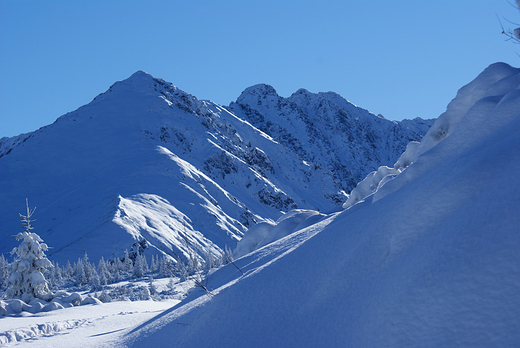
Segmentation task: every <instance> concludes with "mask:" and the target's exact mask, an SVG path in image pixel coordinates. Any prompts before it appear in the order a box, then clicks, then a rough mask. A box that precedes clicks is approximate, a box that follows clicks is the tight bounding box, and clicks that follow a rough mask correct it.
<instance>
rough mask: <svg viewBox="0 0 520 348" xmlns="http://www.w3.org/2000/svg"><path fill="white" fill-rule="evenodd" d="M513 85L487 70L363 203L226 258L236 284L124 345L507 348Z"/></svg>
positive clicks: (518, 304)
mask: <svg viewBox="0 0 520 348" xmlns="http://www.w3.org/2000/svg"><path fill="white" fill-rule="evenodd" d="M504 72H506V73H504ZM482 76H484V77H485V78H482ZM487 76H493V77H494V78H493V79H491V78H488V77H487ZM479 79H481V80H482V81H481V84H480V83H478V81H479ZM504 79H505V80H504ZM512 81H517V82H516V83H512ZM518 82H519V76H518V70H516V69H512V68H509V67H507V66H505V65H503V64H498V65H493V66H491V67H490V68H488V69H487V70H486V71H485V72H484V73H483V75H481V76H480V77H479V78H477V79H476V80H475V81H474V82H473V83H472V84H470V85H468V86H472V87H471V88H469V87H465V88H464V89H462V90H461V91H463V92H464V91H465V92H464V93H463V92H459V96H458V97H457V98H459V97H461V98H462V97H464V98H463V99H464V100H466V101H467V103H468V104H471V105H466V104H465V105H466V107H462V104H463V103H462V100H461V104H460V105H461V106H460V108H459V107H458V108H454V109H453V110H452V118H450V119H452V120H456V119H458V120H459V121H458V122H457V124H456V125H455V124H454V123H449V122H448V123H449V124H453V127H451V126H450V128H449V131H448V132H447V133H449V136H447V137H445V139H444V140H443V141H441V142H438V143H437V144H436V145H435V146H433V147H431V148H430V149H429V150H427V151H424V152H421V151H419V152H417V153H418V156H417V157H416V158H414V160H413V161H412V163H411V164H410V165H409V166H408V167H407V168H406V169H405V170H403V171H402V173H401V174H399V175H398V176H397V177H396V178H395V179H394V180H390V181H388V182H387V183H386V184H385V185H383V186H382V187H380V188H379V190H378V191H377V193H376V196H375V197H373V198H374V199H372V200H365V201H364V202H361V203H358V204H356V205H355V206H353V207H352V208H350V209H348V210H344V211H342V212H341V213H338V214H336V215H332V216H330V217H329V218H327V219H325V220H322V221H320V222H318V223H317V224H315V225H311V226H309V227H306V228H303V229H301V230H299V231H297V232H295V233H293V234H290V235H288V236H286V237H284V238H282V239H279V240H278V241H275V242H274V243H271V244H268V245H266V246H264V247H263V248H260V249H258V250H256V251H255V252H253V253H250V254H248V255H246V256H244V257H243V258H241V259H238V260H236V261H235V263H236V265H237V267H240V268H241V269H242V270H243V271H244V273H245V275H241V274H240V273H239V272H238V271H237V270H236V269H235V268H233V267H232V266H230V265H228V266H226V267H224V268H222V269H220V270H219V271H217V272H215V273H214V274H213V275H212V276H211V277H210V279H209V286H211V287H212V288H213V289H215V290H214V296H212V297H210V296H206V295H204V296H201V297H198V298H196V299H192V301H191V302H187V303H185V304H184V305H182V306H180V307H177V308H172V310H170V311H168V312H166V313H163V315H161V316H158V317H156V318H155V319H153V320H151V321H149V322H148V323H146V324H144V325H143V326H142V327H140V328H138V329H136V330H134V332H133V333H132V334H131V335H129V336H128V338H127V340H126V342H125V343H124V345H126V346H132V347H140V346H143V345H148V346H161V345H165V344H167V343H170V344H171V343H172V339H174V340H175V341H174V342H175V344H176V345H179V346H182V347H201V346H215V347H218V346H226V347H240V346H243V345H244V344H245V343H247V345H248V346H252V347H267V346H276V347H283V346H285V347H288V346H291V347H294V346H296V347H298V346H304V347H308V346H334V347H337V346H346V347H446V346H450V347H455V346H456V347H461V346H462V347H490V346H507V347H511V346H518V345H519V344H520V296H518V294H519V293H520V254H519V253H518V250H520V235H519V234H518V226H519V225H520V214H518V207H519V206H520V184H519V182H518V173H519V172H520V152H519V151H518V149H519V148H520V90H519V89H518V85H519V83H518ZM506 86H507V88H505V87H506ZM472 93H475V94H476V96H475V97H472V96H471V95H472ZM482 98H484V99H482ZM450 105H457V103H455V104H454V103H452V104H450ZM456 110H459V111H460V112H462V113H463V115H460V114H457V113H456V112H455V111H456ZM442 124H445V123H442ZM426 141H429V140H425V142H426ZM407 173H411V174H407ZM408 175H410V176H408ZM385 177H386V176H385ZM397 184H398V185H397ZM379 186H380V185H379ZM383 191H385V192H384V193H385V195H384V196H383V195H382V196H381V197H377V195H378V194H379V193H381V192H383ZM376 197H377V198H378V199H375V198H376Z"/></svg>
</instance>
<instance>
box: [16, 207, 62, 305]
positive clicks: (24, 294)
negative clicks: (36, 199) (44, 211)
mask: <svg viewBox="0 0 520 348" xmlns="http://www.w3.org/2000/svg"><path fill="white" fill-rule="evenodd" d="M26 208H27V213H26V215H22V214H19V215H20V218H21V219H22V226H23V228H24V232H20V233H18V234H17V235H16V240H19V241H20V240H21V241H22V242H21V243H20V245H19V246H18V247H15V248H14V249H13V250H12V251H11V255H15V259H14V261H13V263H11V264H10V265H9V272H10V276H9V278H8V279H7V286H8V289H7V296H8V297H10V298H20V299H21V300H22V301H24V302H30V301H31V300H32V299H33V298H40V299H44V300H50V299H51V298H52V293H51V292H50V291H49V286H48V284H47V280H46V279H45V277H44V275H43V271H44V270H45V269H47V268H49V267H52V263H51V262H50V261H49V260H48V259H47V257H46V256H45V251H47V250H48V246H47V244H45V243H43V240H42V239H41V238H40V236H38V235H37V234H36V233H34V232H31V231H32V230H33V229H34V227H33V226H32V225H31V223H32V222H34V220H31V216H32V215H33V214H34V210H35V209H36V208H35V209H33V210H31V209H29V203H28V201H27V200H26Z"/></svg>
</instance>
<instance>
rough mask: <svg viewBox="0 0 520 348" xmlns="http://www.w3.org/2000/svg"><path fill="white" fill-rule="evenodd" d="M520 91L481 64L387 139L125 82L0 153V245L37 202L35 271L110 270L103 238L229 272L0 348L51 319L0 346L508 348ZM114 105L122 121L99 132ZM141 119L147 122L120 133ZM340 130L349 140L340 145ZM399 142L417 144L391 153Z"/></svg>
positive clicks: (56, 314)
mask: <svg viewBox="0 0 520 348" xmlns="http://www.w3.org/2000/svg"><path fill="white" fill-rule="evenodd" d="M133 79H134V80H136V79H137V80H139V84H137V85H139V91H140V92H139V93H142V90H143V87H142V86H143V85H145V86H148V87H147V88H148V89H147V91H148V92H147V93H148V94H147V95H148V96H149V97H150V99H149V101H148V103H144V104H146V105H145V106H142V103H141V102H140V103H135V104H133V103H132V102H133V101H134V100H135V98H134V97H133V96H134V95H132V94H131V93H130V92H131V91H132V89H133V88H134V87H135V86H136V84H134V83H133ZM164 86H166V87H164ZM519 86H520V69H515V68H512V67H510V66H508V65H506V64H503V63H496V64H493V65H491V66H490V67H488V68H487V69H486V70H485V71H484V72H482V73H481V74H480V75H479V76H478V77H477V78H476V79H475V80H474V81H472V82H471V83H469V84H468V85H466V86H464V87H463V88H461V89H460V90H459V92H458V93H457V96H456V97H455V99H454V100H453V101H452V102H451V103H450V104H449V105H448V107H447V110H446V112H445V113H443V114H442V115H440V116H439V118H438V119H437V120H436V121H435V123H434V124H433V125H432V126H431V128H430V129H429V130H428V131H427V132H426V130H427V129H426V128H427V127H425V123H424V121H420V120H417V121H416V122H415V124H414V123H412V125H409V124H408V123H407V122H403V123H401V124H397V123H393V122H390V121H387V120H384V119H382V118H380V117H378V116H375V115H372V114H370V113H368V112H366V111H365V110H362V109H359V108H356V107H355V106H353V105H352V104H349V103H348V102H346V101H345V100H343V99H338V96H337V95H335V94H331V93H325V94H318V95H312V94H309V93H308V92H306V91H304V90H300V91H298V92H296V93H295V94H294V95H293V96H291V97H290V98H281V97H279V96H278V95H277V94H276V92H274V89H272V88H269V86H265V85H260V86H253V87H251V88H250V89H247V90H246V91H244V93H243V94H242V96H241V97H239V98H238V100H237V102H236V103H232V104H231V105H230V106H229V107H225V108H224V107H221V106H218V105H215V104H212V103H210V102H203V101H198V100H196V99H195V98H193V97H191V96H189V95H186V94H185V93H184V92H180V91H178V90H176V89H175V88H174V87H172V86H170V85H167V84H164V83H163V82H161V81H160V80H156V79H153V78H151V77H149V75H146V74H143V73H137V74H136V75H133V76H132V77H131V78H130V79H129V80H126V81H123V82H121V83H119V84H116V85H114V86H113V87H112V88H111V90H112V92H110V90H109V92H106V93H105V94H103V95H101V96H100V97H98V98H96V100H95V101H94V102H93V103H92V104H89V105H87V106H85V107H83V108H80V109H78V111H76V112H74V113H71V114H68V115H66V116H64V117H62V118H60V119H59V120H58V121H57V122H56V123H55V124H54V125H52V126H49V127H47V128H43V129H41V130H39V131H37V132H35V133H34V134H31V135H29V136H21V137H20V138H17V139H2V141H1V144H0V149H1V151H3V152H2V153H3V154H4V155H3V156H2V157H0V184H1V185H2V188H4V187H5V188H6V190H2V192H1V193H0V198H2V199H1V200H0V201H1V202H2V203H1V204H2V206H1V208H2V209H1V211H2V217H1V220H0V230H1V231H2V233H4V234H3V235H2V236H1V238H2V241H4V240H8V238H9V235H10V234H13V232H4V231H6V229H9V230H13V229H14V230H15V231H17V230H16V228H15V227H14V226H15V224H14V223H11V222H7V221H6V219H7V218H9V219H12V220H13V221H15V223H17V220H16V213H17V212H18V211H16V206H15V203H14V202H16V200H17V199H19V198H20V196H21V197H22V198H21V200H22V203H23V198H25V197H24V195H28V194H29V193H31V192H34V191H38V193H37V194H36V197H35V198H34V201H32V202H33V203H32V204H33V205H36V206H38V207H39V208H38V209H39V210H40V212H39V213H40V214H41V215H39V216H37V218H38V221H36V223H35V226H36V229H37V230H38V228H39V226H51V227H45V228H44V230H41V231H40V232H41V235H42V238H43V239H44V240H45V241H46V242H47V243H48V244H49V245H51V246H52V245H53V243H58V248H57V249H58V250H55V251H53V252H50V253H49V254H50V258H51V259H52V258H53V257H56V258H58V259H60V258H62V259H60V260H63V259H65V258H67V257H70V258H78V257H81V256H82V254H83V253H84V252H85V251H88V253H89V256H91V255H94V256H91V258H94V259H95V258H96V257H97V256H102V255H107V254H106V253H107V251H109V250H110V251H109V252H112V253H113V254H114V255H117V251H116V250H115V249H114V244H115V243H114V241H115V240H117V243H121V245H122V246H125V247H128V245H131V243H132V242H134V241H138V240H140V239H141V238H144V239H146V240H147V241H148V242H149V244H150V245H151V246H150V247H149V249H150V250H156V253H168V252H170V251H173V252H175V253H179V254H183V255H186V254H189V250H185V249H186V244H189V246H191V248H192V249H193V250H194V251H195V252H197V253H198V254H199V255H200V254H206V255H207V254H208V252H209V253H210V254H211V253H215V254H218V253H220V252H221V250H222V249H223V248H224V247H225V246H228V247H232V248H233V249H234V257H235V260H234V262H233V263H227V264H226V265H223V266H220V267H218V268H215V269H212V270H210V271H209V272H208V273H207V277H206V281H207V285H206V286H207V289H209V292H204V291H201V289H200V288H198V287H195V288H193V287H192V286H187V285H185V286H184V291H182V293H183V296H182V301H180V302H179V301H178V300H174V299H172V300H167V301H163V302H160V301H157V302H151V301H135V302H129V301H125V302H113V303H109V304H98V305H86V306H79V307H73V308H68V309H64V310H58V311H51V312H48V313H45V314H40V315H30V314H27V315H18V316H15V317H13V316H7V317H4V318H0V337H1V335H2V333H4V332H7V331H11V332H16V331H17V330H18V331H19V334H20V335H22V332H23V330H27V328H28V327H34V325H36V327H37V326H38V325H42V327H46V323H53V322H55V323H60V324H57V325H58V326H57V327H60V328H64V329H63V330H55V331H52V332H49V333H48V334H45V333H42V334H40V335H39V336H37V337H33V338H30V337H28V338H29V340H24V339H23V337H22V340H21V342H18V343H15V340H12V341H13V342H12V344H13V345H15V344H16V345H22V346H24V345H27V346H29V345H32V346H49V347H50V346H52V347H62V346H70V342H71V341H74V342H79V343H78V345H80V346H85V347H99V346H107V347H148V346H149V347H151V346H156V347H157V346H173V345H175V346H182V347H200V346H204V347H206V346H214V347H224V346H226V347H241V346H244V345H247V346H251V347H266V346H275V347H276V346H278V347H294V346H303V347H315V346H333V347H335V346H345V347H403V346H404V347H409V346H412V347H417V346H420V347H439V346H456V347H490V346H508V347H509V346H517V345H518V344H520V334H519V333H520V319H519V318H520V310H519V308H520V296H519V295H518V294H520V256H519V253H518V250H520V236H519V235H518V226H519V224H520V214H519V213H518V210H519V207H520V184H519V183H518V179H517V175H518V174H517V173H518V172H519V171H520V153H519V151H518V149H519V148H520V89H519V88H520V87H519ZM161 88H165V89H161ZM118 89H123V91H124V93H122V94H123V95H125V96H127V98H128V99H127V103H125V105H126V109H121V108H120V107H117V108H116V109H114V111H113V113H112V114H111V115H112V116H113V117H105V118H103V119H101V117H99V120H97V119H98V116H99V115H100V113H97V112H96V108H98V107H99V108H102V109H103V110H105V111H106V110H107V109H106V105H113V104H110V103H108V104H105V103H102V101H103V100H105V99H108V100H110V98H112V96H113V95H116V97H114V98H120V94H118ZM155 89H158V90H159V91H162V92H163V93H161V92H159V93H160V94H161V95H162V96H163V97H164V98H162V97H160V96H159V97H158V96H157V95H156V93H155V92H156V91H155ZM145 90H146V89H145ZM140 95H141V94H140ZM147 100H148V99H147ZM96 101H97V102H96ZM118 105H119V104H118ZM295 105H296V106H295ZM172 108H175V110H176V111H175V112H176V117H178V118H179V119H181V120H184V121H183V122H182V123H180V124H182V126H179V123H173V122H171V120H170V119H169V118H168V115H170V112H171V111H170V110H172ZM336 108H338V109H336ZM150 110H153V114H154V115H159V117H158V118H157V117H149V118H146V117H144V118H143V117H132V115H136V114H141V115H148V113H150ZM178 110H183V111H184V112H181V113H178V114H177V112H178ZM193 110H196V111H195V112H192V111H193ZM105 111H104V112H105ZM147 112H148V113H147ZM85 115H86V116H85ZM80 116H81V117H80ZM194 119H195V120H197V121H193V120H194ZM338 120H340V121H341V120H343V121H344V124H343V125H342V124H341V122H340V123H339V124H338V122H339V121H338ZM96 122H102V123H107V124H106V125H107V127H101V128H100V127H99V124H97V123H96ZM350 122H352V123H350ZM353 123H360V124H362V125H361V126H360V128H358V129H353V126H352V124H353ZM77 124H81V127H80V128H78V129H77V130H75V129H76V128H75V125H77ZM199 124H200V125H201V126H200V127H199ZM405 124H406V126H405ZM412 126H413V127H415V128H413V127H412ZM89 127H90V128H91V130H90V131H89ZM179 127H180V128H179ZM343 127H344V128H343ZM409 127H412V128H413V130H411V128H409ZM55 129H59V130H60V131H59V132H57V131H56V132H55V131H54V130H55ZM79 129H81V131H80V130H79ZM217 130H219V132H217ZM347 130H351V132H350V133H347V134H351V135H352V137H353V138H354V139H355V141H354V142H348V141H347V140H346V139H348V137H349V136H348V135H347V136H346V139H345V138H344V137H342V136H338V135H337V134H346V133H344V132H345V131H347ZM51 132H52V133H54V132H55V135H54V136H53V137H50V136H49V137H48V138H46V137H45V134H46V133H51ZM99 132H101V133H99ZM342 132H343V133H342ZM399 132H404V133H399ZM413 132H415V133H414V134H416V135H418V134H420V133H421V132H424V133H426V134H425V135H424V137H422V140H421V139H420V137H419V138H417V139H415V140H420V141H417V142H412V143H411V144H409V145H408V146H406V145H407V144H408V143H409V142H410V141H412V140H414V139H411V138H413V137H414V136H412V135H411V134H412V133H413ZM128 134H133V136H132V137H129V136H127V135H128ZM201 134H203V136H201ZM395 134H400V135H395ZM383 135H384V136H383ZM360 137H361V138H363V139H365V140H366V141H364V142H362V144H361V143H358V142H361V141H360V140H359V139H360ZM78 139H79V140H81V141H78ZM382 139H384V140H382ZM249 142H250V143H249ZM399 142H402V144H401V145H399ZM107 143H110V144H113V145H112V146H108V145H107ZM16 144H18V145H16ZM65 144H69V146H65ZM78 144H88V146H78ZM348 144H351V145H352V146H351V147H349V146H348ZM363 144H364V145H363ZM345 148H347V149H345ZM353 148H356V149H360V150H361V151H359V152H355V153H354V152H352V149H353ZM405 149H406V150H405ZM343 150H345V151H346V152H340V151H343ZM92 151H97V153H98V154H100V156H98V157H95V158H92V153H93V152H92ZM378 151H379V152H378ZM376 152H377V156H376V155H375V153H376ZM26 154H31V157H30V161H27V160H24V158H25V157H24V156H25V155H26ZM71 154H72V155H71ZM107 154H110V156H109V157H107V156H108V155H107ZM364 155H365V156H366V157H363V156H364ZM107 158H111V159H113V160H115V159H117V163H116V165H112V163H107V161H106V160H107ZM376 162H377V163H376ZM49 163H51V164H52V165H49ZM354 163H359V166H357V167H356V166H355V165H354ZM394 163H395V165H394ZM39 166H41V169H39V170H36V169H35V168H40V167H39ZM380 166H381V167H380ZM378 167H379V168H378ZM77 168H79V170H78V169H77ZM332 168H344V169H345V168H346V170H343V171H342V170H338V171H332V170H331V169H332ZM373 171H375V172H373ZM17 173H24V175H15V174H17ZM71 173H72V174H71ZM354 173H357V174H355V175H354ZM349 175H351V176H349ZM356 175H357V176H356ZM107 177H118V178H120V180H119V181H118V182H113V181H107V180H106V178H107ZM42 178H44V179H45V180H43V179H42ZM49 178H53V180H54V179H55V180H56V182H60V183H61V185H60V187H59V188H58V189H57V188H56V187H57V186H52V185H47V186H46V185H45V183H47V182H48V181H47V180H49ZM350 180H353V182H355V183H358V182H359V184H358V185H357V186H354V185H351V182H350ZM52 182H55V181H52ZM35 187H38V190H35ZM135 187H139V192H136V191H135ZM351 190H352V192H351V194H350V195H348V194H347V193H346V192H347V191H348V192H350V191H351ZM65 192H66V194H65ZM100 193H103V194H100ZM94 197H102V199H101V200H97V199H93V198H94ZM29 198H30V199H32V198H31V196H30V195H29ZM38 200H40V201H38ZM41 202H48V204H47V206H45V204H42V203H41ZM85 202H90V203H89V204H85ZM12 206H14V207H12ZM40 207H41V208H40ZM294 208H298V209H294ZM18 210H19V211H21V210H22V208H18ZM6 211H7V212H8V213H9V214H8V215H9V216H8V215H7V213H5V212H6ZM281 212H283V214H282V213H281ZM4 214H6V215H4ZM208 216H211V219H208V218H207V217H208ZM52 221H56V222H54V223H52ZM217 226H218V228H216V227H217ZM47 229H48V230H47ZM165 231H168V233H165ZM186 239H188V240H189V242H188V243H186V242H183V241H185V240H186ZM125 240H128V242H125ZM231 241H233V243H231ZM125 243H126V245H125ZM13 244H14V242H13ZM10 247H12V245H5V246H3V247H2V248H5V249H6V250H3V249H2V251H3V252H6V251H9V250H7V249H9V248H10ZM110 248H112V249H110ZM150 250H149V252H150ZM119 252H121V250H119ZM163 282H165V281H163ZM180 284H181V283H179V286H181V285H180ZM163 286H164V284H163ZM190 289H191V290H190ZM168 301H172V302H168ZM123 314H124V315H123ZM117 315H120V317H118V318H122V319H121V321H119V320H112V319H111V318H114V317H115V316H117ZM4 323H5V324H4ZM63 323H70V328H69V327H67V325H69V324H66V325H65V324H63ZM106 323H110V324H109V325H108V324H106ZM105 325H106V326H105ZM29 331H30V330H29ZM42 331H43V330H42ZM64 332H66V334H64ZM16 341H18V340H16ZM75 344H76V343H75ZM7 345H8V346H9V344H7Z"/></svg>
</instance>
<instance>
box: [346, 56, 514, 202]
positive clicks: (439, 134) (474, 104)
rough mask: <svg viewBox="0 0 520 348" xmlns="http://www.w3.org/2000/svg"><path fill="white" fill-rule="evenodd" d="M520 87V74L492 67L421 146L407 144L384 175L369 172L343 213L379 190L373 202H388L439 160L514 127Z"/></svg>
mask: <svg viewBox="0 0 520 348" xmlns="http://www.w3.org/2000/svg"><path fill="white" fill-rule="evenodd" d="M519 85H520V69H516V68H512V67H511V66H509V65H507V64H505V63H495V64H492V65H490V66H489V67H488V68H487V69H485V70H484V71H483V72H482V73H481V74H480V75H479V76H478V77H477V78H476V79H475V80H473V81H472V82H471V83H469V84H467V85H466V86H464V87H462V88H461V89H460V90H459V91H458V92H457V96H456V97H455V98H454V99H453V100H452V101H451V102H450V104H449V105H448V107H447V109H446V112H444V113H443V114H442V115H441V116H439V118H438V119H437V120H436V121H435V122H434V124H433V125H432V127H431V128H430V130H429V131H428V132H427V133H426V135H425V136H424V138H423V139H422V140H421V142H420V143H418V142H411V143H410V144H408V146H407V148H406V151H405V152H404V153H403V154H402V155H401V157H400V158H399V160H398V161H397V162H396V163H395V165H394V168H393V170H391V169H387V170H384V167H382V168H380V169H379V170H378V172H372V173H370V174H369V175H368V176H367V177H366V178H365V179H364V180H363V181H362V182H360V183H359V184H358V186H357V187H356V188H355V189H354V190H353V191H352V193H351V196H350V197H349V199H348V200H347V201H346V202H345V204H343V208H344V209H347V208H350V207H351V206H352V205H354V204H356V203H358V202H360V201H363V200H364V199H365V198H366V197H368V196H371V195H372V194H374V193H375V192H376V191H377V194H375V196H374V198H373V199H374V200H378V199H381V198H383V197H384V196H386V195H387V194H389V193H390V192H393V191H395V190H397V189H398V188H399V187H402V186H403V185H405V184H406V183H408V182H410V181H412V180H415V178H417V177H419V176H421V175H423V174H424V173H426V172H427V171H429V170H432V169H433V168H435V167H436V166H437V165H438V164H439V162H440V161H444V160H446V158H447V157H450V156H454V155H457V154H459V153H461V152H463V151H464V150H467V149H469V148H471V146H473V145H475V143H476V142H478V141H480V140H481V139H483V138H485V137H487V136H489V135H490V134H492V133H493V132H495V131H496V130H497V129H499V128H500V127H503V126H504V125H506V124H507V123H508V122H511V120H512V119H513V118H515V117H516V116H517V115H516V112H515V111H516V110H515V107H516V105H515V104H514V101H511V99H514V98H516V93H517V89H518V86H519ZM428 152H430V153H428ZM417 161H418V162H419V163H417V164H416V165H415V166H413V167H411V168H409V169H408V170H406V171H405V169H407V168H408V166H410V164H411V163H413V162H417ZM382 169H383V171H382ZM403 171H404V172H403ZM401 172H403V175H401V176H400V177H399V179H398V180H395V181H393V182H391V183H389V185H387V187H386V188H385V189H381V188H382V187H383V185H384V184H385V183H386V182H388V181H390V180H391V179H394V178H395V177H397V174H399V173H401ZM383 173H384V174H383ZM388 175H391V177H388Z"/></svg>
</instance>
